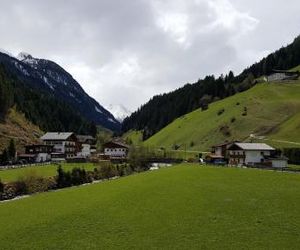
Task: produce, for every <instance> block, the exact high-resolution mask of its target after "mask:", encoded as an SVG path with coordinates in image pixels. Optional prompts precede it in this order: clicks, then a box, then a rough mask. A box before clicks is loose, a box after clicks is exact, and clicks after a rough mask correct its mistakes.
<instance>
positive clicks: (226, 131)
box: [220, 125, 231, 137]
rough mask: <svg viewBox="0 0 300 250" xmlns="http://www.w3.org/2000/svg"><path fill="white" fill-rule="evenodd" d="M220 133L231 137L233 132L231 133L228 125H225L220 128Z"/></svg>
mask: <svg viewBox="0 0 300 250" xmlns="http://www.w3.org/2000/svg"><path fill="white" fill-rule="evenodd" d="M220 132H221V133H222V134H223V135H224V136H227V137H228V136H231V132H230V128H229V126H227V125H223V126H221V127H220Z"/></svg>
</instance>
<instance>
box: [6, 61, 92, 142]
mask: <svg viewBox="0 0 300 250" xmlns="http://www.w3.org/2000/svg"><path fill="white" fill-rule="evenodd" d="M14 106H15V107H16V109H17V111H19V112H20V113H23V114H25V117H26V119H28V120H29V121H30V122H31V123H33V124H35V125H37V126H39V127H40V129H42V130H44V131H74V132H76V133H80V134H91V135H93V136H95V134H96V133H97V128H96V126H95V124H93V123H91V122H89V121H87V120H86V119H85V118H83V117H82V116H81V115H80V113H78V112H77V111H76V110H74V109H73V108H72V107H71V106H70V105H69V104H67V103H65V102H64V101H63V100H60V99H57V98H55V97H54V96H53V95H50V94H49V93H46V92H45V91H39V90H37V89H36V88H32V87H30V86H29V85H28V84H26V83H23V82H21V81H20V80H18V79H16V78H15V77H14V76H13V75H11V74H9V73H8V72H7V70H6V68H5V67H4V66H3V65H1V64H0V123H2V122H3V121H5V118H6V116H7V114H8V111H9V109H10V108H12V107H14Z"/></svg>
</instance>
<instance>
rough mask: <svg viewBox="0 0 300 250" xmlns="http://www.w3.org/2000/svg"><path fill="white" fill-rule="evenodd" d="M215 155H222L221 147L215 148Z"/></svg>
mask: <svg viewBox="0 0 300 250" xmlns="http://www.w3.org/2000/svg"><path fill="white" fill-rule="evenodd" d="M215 155H217V156H222V147H216V148H215Z"/></svg>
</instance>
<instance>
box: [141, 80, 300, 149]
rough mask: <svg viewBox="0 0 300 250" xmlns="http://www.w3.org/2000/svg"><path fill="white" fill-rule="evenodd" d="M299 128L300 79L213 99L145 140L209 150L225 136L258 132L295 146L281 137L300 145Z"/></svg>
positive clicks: (272, 140) (157, 144)
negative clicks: (201, 108)
mask: <svg viewBox="0 0 300 250" xmlns="http://www.w3.org/2000/svg"><path fill="white" fill-rule="evenodd" d="M223 109H224V112H223V113H222V114H218V113H219V112H220V111H221V110H223ZM245 109H246V115H243V113H244V112H245ZM299 128H300V82H299V81H298V82H295V83H262V84H258V85H256V86H255V87H253V88H251V89H250V90H248V91H245V92H242V93H239V94H236V95H234V96H231V97H229V98H226V99H224V100H220V101H217V102H215V103H212V104H211V105H210V106H209V109H208V110H206V111H201V110H199V109H198V110H195V111H194V112H191V113H189V114H186V115H184V116H182V117H180V118H178V119H176V120H175V121H174V122H172V123H171V124H169V125H168V126H166V127H165V128H163V129H162V130H161V131H159V132H158V133H156V134H155V135H154V136H152V137H150V138H149V139H148V140H147V141H146V142H145V143H144V144H145V145H146V146H153V147H165V148H167V149H170V148H172V146H173V145H175V144H177V145H181V148H180V149H183V148H184V147H186V148H187V149H188V150H199V151H206V150H208V149H209V148H210V147H211V146H212V145H214V144H218V143H222V142H224V141H225V140H247V139H248V140H249V138H250V134H255V135H258V136H265V137H264V139H268V142H267V143H268V144H270V145H274V146H276V147H277V146H279V147H295V144H291V143H282V142H278V141H280V140H283V141H291V142H298V143H299V145H300V133H299ZM299 145H298V146H299Z"/></svg>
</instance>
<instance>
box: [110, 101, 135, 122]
mask: <svg viewBox="0 0 300 250" xmlns="http://www.w3.org/2000/svg"><path fill="white" fill-rule="evenodd" d="M107 109H108V110H109V111H110V112H111V113H112V114H113V115H114V117H115V118H116V119H117V120H118V121H119V122H122V121H123V120H124V119H125V118H126V117H127V116H130V114H131V113H132V112H131V111H129V110H128V109H127V108H126V107H124V105H122V104H110V105H109V106H108V107H107Z"/></svg>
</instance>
